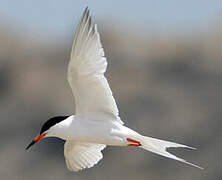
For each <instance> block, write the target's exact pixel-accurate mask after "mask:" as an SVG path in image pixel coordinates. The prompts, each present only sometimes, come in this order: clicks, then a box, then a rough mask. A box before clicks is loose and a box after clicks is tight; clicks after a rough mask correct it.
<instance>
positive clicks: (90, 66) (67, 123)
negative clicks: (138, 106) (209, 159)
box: [26, 8, 201, 171]
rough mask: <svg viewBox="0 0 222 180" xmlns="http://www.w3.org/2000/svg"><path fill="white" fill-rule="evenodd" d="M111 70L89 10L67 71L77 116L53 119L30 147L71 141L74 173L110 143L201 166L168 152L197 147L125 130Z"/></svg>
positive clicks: (68, 157)
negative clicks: (42, 141) (108, 75)
mask: <svg viewBox="0 0 222 180" xmlns="http://www.w3.org/2000/svg"><path fill="white" fill-rule="evenodd" d="M106 68H107V61H106V57H105V54H104V50H103V47H102V44H101V41H100V35H99V33H98V30H97V26H96V24H95V25H93V24H92V23H91V17H90V14H89V9H88V8H86V9H85V11H84V13H83V15H82V18H81V20H80V22H79V25H78V27H77V29H76V32H75V36H74V41H73V45H72V50H71V56H70V62H69V65H68V73H67V76H68V82H69V85H70V86H71V89H72V92H73V95H74V97H75V103H76V114H75V115H71V116H58V117H53V118H51V119H49V120H47V121H46V122H45V123H44V124H43V126H42V128H41V130H40V133H39V134H38V135H37V136H36V137H35V138H34V139H33V141H32V142H31V143H30V144H29V145H28V146H27V148H26V149H28V148H30V147H31V146H32V145H33V144H35V143H36V142H38V141H39V140H40V139H42V138H46V137H58V138H61V139H63V140H65V141H66V142H65V145H64V156H65V161H66V165H67V167H68V169H69V170H70V171H79V170H82V169H85V168H91V167H93V166H94V165H95V164H97V163H98V162H99V161H100V160H101V159H102V158H103V155H102V152H101V151H102V150H103V149H104V148H105V147H106V146H107V145H108V146H133V147H139V148H143V149H145V150H148V151H151V152H153V153H156V154H159V155H162V156H165V157H168V158H172V159H175V160H178V161H181V162H184V163H187V164H190V165H192V166H195V167H198V168H201V167H199V166H197V165H194V164H191V163H189V162H187V161H186V160H184V159H181V158H178V157H176V156H175V155H173V154H171V153H169V152H167V151H166V150H167V148H170V147H173V148H175V147H182V148H191V149H194V148H192V147H189V146H186V145H182V144H178V143H174V142H169V141H164V140H159V139H155V138H151V137H147V136H143V135H141V134H139V133H138V132H136V131H134V130H132V129H130V128H128V127H126V126H124V123H123V122H122V121H121V119H120V117H119V112H118V108H117V105H116V102H115V99H114V97H113V95H112V91H111V89H110V87H109V84H108V82H107V79H106V77H105V76H104V73H105V72H106Z"/></svg>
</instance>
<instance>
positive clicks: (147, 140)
mask: <svg viewBox="0 0 222 180" xmlns="http://www.w3.org/2000/svg"><path fill="white" fill-rule="evenodd" d="M139 141H140V143H141V145H140V147H141V148H143V149H146V150H148V151H151V152H153V153H156V154H159V155H162V156H165V157H168V158H171V159H175V160H177V161H181V162H184V163H186V164H189V165H192V166H194V167H197V168H200V169H203V168H202V167H200V166H197V165H195V164H192V163H190V162H187V161H186V160H184V159H181V158H178V157H176V156H175V155H173V154H171V153H169V152H167V151H166V150H167V148H170V147H173V148H176V147H182V148H189V149H195V148H192V147H189V146H186V145H183V144H178V143H174V142H169V141H164V140H160V139H155V138H151V137H146V136H140V138H139Z"/></svg>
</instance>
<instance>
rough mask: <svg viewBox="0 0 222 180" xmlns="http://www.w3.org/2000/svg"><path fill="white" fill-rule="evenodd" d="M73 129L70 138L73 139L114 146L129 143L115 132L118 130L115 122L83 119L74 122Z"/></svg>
mask: <svg viewBox="0 0 222 180" xmlns="http://www.w3.org/2000/svg"><path fill="white" fill-rule="evenodd" d="M71 129H72V131H70V133H69V139H72V140H73V141H77V142H88V143H98V144H106V145H112V146H126V145H127V142H126V140H125V138H124V137H122V136H119V135H117V134H115V133H113V132H114V131H118V127H117V126H116V125H115V124H113V123H109V122H108V123H107V122H100V121H98V122H97V121H86V120H85V121H82V120H81V121H80V122H74V123H73V124H72V127H71Z"/></svg>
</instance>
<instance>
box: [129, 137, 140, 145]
mask: <svg viewBox="0 0 222 180" xmlns="http://www.w3.org/2000/svg"><path fill="white" fill-rule="evenodd" d="M126 140H127V141H128V142H130V143H134V144H128V146H141V143H140V142H139V141H136V140H134V139H130V138H127V139H126Z"/></svg>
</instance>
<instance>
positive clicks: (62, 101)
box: [0, 0, 222, 180]
mask: <svg viewBox="0 0 222 180" xmlns="http://www.w3.org/2000/svg"><path fill="white" fill-rule="evenodd" d="M86 6H89V8H90V9H91V12H92V14H93V19H94V22H96V23H97V24H98V29H99V32H100V33H101V39H102V43H103V45H104V49H105V53H106V56H107V59H108V63H109V66H108V70H107V73H106V76H107V78H108V80H109V83H110V86H111V88H112V90H113V93H114V96H115V99H116V101H117V104H118V107H119V111H120V116H121V118H122V120H123V121H124V122H125V124H126V125H127V126H129V127H132V128H133V129H134V130H136V131H139V132H141V133H142V134H144V135H149V136H152V137H156V138H160V139H164V140H170V141H174V142H179V143H183V144H187V145H190V146H194V147H197V150H196V151H191V150H181V149H178V150H170V151H171V152H174V153H175V154H176V155H178V156H180V157H183V158H185V159H187V160H188V161H190V162H193V163H196V164H198V165H200V166H203V167H204V168H205V170H199V169H197V168H194V167H191V166H188V165H185V164H182V163H179V162H176V161H173V160H170V159H167V158H164V157H160V156H158V155H155V154H152V153H149V152H146V151H144V150H141V149H136V148H120V147H108V148H106V149H105V150H104V151H103V154H104V158H103V160H102V161H100V162H99V164H98V165H96V166H95V167H94V168H91V169H87V170H85V171H82V172H79V173H72V172H69V171H68V170H67V168H66V165H65V161H64V156H63V144H64V142H63V141H62V140H59V139H55V138H48V139H44V140H42V141H40V142H39V143H38V144H36V145H35V146H33V147H32V148H31V149H30V150H29V151H25V150H24V148H25V147H26V145H27V144H28V143H29V142H30V141H31V140H32V138H33V137H34V136H35V135H36V134H37V133H38V132H39V129H40V127H41V125H42V123H43V122H44V121H46V120H47V119H49V118H50V117H52V116H57V115H71V114H73V113H74V110H75V106H74V100H73V98H72V93H71V89H70V88H69V85H68V83H67V80H66V70H67V64H68V61H69V54H70V49H71V45H72V40H73V35H74V30H75V28H76V25H77V23H78V21H79V19H80V16H81V14H82V12H83V10H84V9H85V7H86ZM221 20H222V1H219V0H218V1H210V0H209V1H207V0H206V1H203V0H196V1H191V0H186V1H185V0H184V1H176V0H166V1H161V0H155V1H154V0H152V1H151V0H144V1H133V2H131V1H117V0H116V1H115V0H114V1H100V0H94V1H90V0H88V1H81V0H76V1H73V0H65V1H59V0H38V1H33V0H20V1H12V0H0V115H1V121H0V123H1V124H0V135H1V147H0V174H1V179H19V180H39V179H48V180H51V179H52V180H60V179H70V180H71V179H76V180H83V179H84V180H86V179H89V180H97V179H107V180H113V179H115V180H122V179H128V180H135V179H137V180H147V179H152V180H159V179H164V180H178V179H180V180H188V179H189V180H190V179H193V180H207V179H211V180H219V179H221V178H222V172H221V167H222V164H221V148H222V141H221V135H222V131H221V127H222V121H221V116H222V110H221V108H222V107H221V106H222V96H221V92H222V59H221V57H222V23H221V22H222V21H221ZM95 103H96V102H95Z"/></svg>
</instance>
